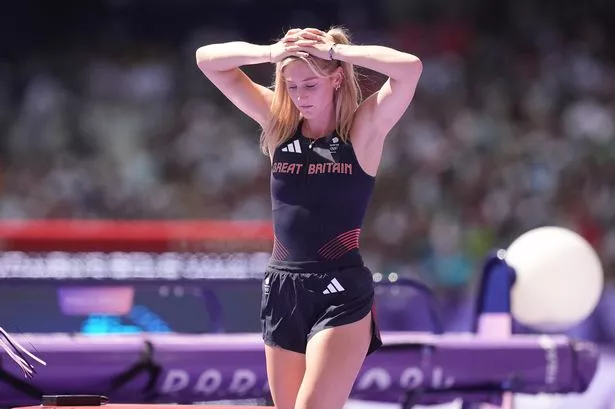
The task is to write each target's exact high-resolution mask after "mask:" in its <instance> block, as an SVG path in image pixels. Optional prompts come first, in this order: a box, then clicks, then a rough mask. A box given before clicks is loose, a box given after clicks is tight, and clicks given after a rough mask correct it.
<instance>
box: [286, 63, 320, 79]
mask: <svg viewBox="0 0 615 409" xmlns="http://www.w3.org/2000/svg"><path fill="white" fill-rule="evenodd" d="M282 74H283V75H284V79H285V80H286V81H288V82H301V81H307V80H313V79H319V77H317V76H316V73H314V71H312V69H311V68H310V67H309V66H308V64H307V63H306V62H305V61H302V60H294V61H292V62H290V63H288V65H286V66H285V67H284V68H283V70H282Z"/></svg>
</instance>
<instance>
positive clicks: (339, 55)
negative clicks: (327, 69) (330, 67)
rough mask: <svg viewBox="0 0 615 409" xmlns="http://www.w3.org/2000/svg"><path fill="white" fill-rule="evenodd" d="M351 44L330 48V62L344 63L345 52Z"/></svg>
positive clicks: (335, 45) (334, 45)
mask: <svg viewBox="0 0 615 409" xmlns="http://www.w3.org/2000/svg"><path fill="white" fill-rule="evenodd" d="M349 46H350V44H339V43H336V44H333V45H331V47H330V48H329V60H332V61H333V60H337V61H344V52H345V50H346V48H348V47H349Z"/></svg>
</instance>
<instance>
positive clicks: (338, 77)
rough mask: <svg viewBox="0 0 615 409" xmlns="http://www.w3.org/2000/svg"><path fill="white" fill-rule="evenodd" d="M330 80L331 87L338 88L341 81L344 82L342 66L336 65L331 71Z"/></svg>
mask: <svg viewBox="0 0 615 409" xmlns="http://www.w3.org/2000/svg"><path fill="white" fill-rule="evenodd" d="M332 80H333V87H335V88H339V87H341V86H342V83H343V82H344V70H343V69H342V67H337V68H336V69H335V71H334V72H333V76H332Z"/></svg>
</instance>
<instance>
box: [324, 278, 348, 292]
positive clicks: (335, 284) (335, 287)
mask: <svg viewBox="0 0 615 409" xmlns="http://www.w3.org/2000/svg"><path fill="white" fill-rule="evenodd" d="M342 291H344V287H342V285H341V284H340V282H339V281H337V278H334V279H333V280H331V282H330V283H329V285H328V286H327V288H326V289H325V291H323V292H322V293H323V294H335V293H341V292H342Z"/></svg>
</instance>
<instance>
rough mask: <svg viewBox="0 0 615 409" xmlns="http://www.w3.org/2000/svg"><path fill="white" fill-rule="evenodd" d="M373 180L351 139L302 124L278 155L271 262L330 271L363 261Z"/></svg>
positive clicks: (275, 160) (273, 172) (293, 268)
mask: <svg viewBox="0 0 615 409" xmlns="http://www.w3.org/2000/svg"><path fill="white" fill-rule="evenodd" d="M374 184H375V178H374V177H373V176H371V175H368V174H367V173H365V171H363V169H362V168H361V166H360V165H359V162H358V161H357V158H356V155H355V152H354V149H353V147H352V144H350V143H344V142H342V140H341V139H340V138H339V137H338V136H337V135H336V134H335V133H334V134H332V135H329V136H326V137H323V138H320V139H317V140H312V139H308V138H306V137H304V136H303V135H302V134H301V126H299V127H298V130H297V132H296V133H295V135H294V136H293V137H292V138H290V139H289V140H287V141H286V142H284V143H283V144H281V145H280V146H278V147H277V148H276V150H275V152H274V154H273V161H272V166H271V201H272V208H273V230H274V245H273V252H272V256H271V259H270V262H269V264H270V267H272V268H275V269H283V270H288V271H296V272H327V271H330V270H335V269H339V268H346V267H353V266H363V260H362V258H361V255H360V252H359V235H360V233H361V227H362V225H363V219H364V217H365V213H366V210H367V206H368V204H369V201H370V199H371V195H372V192H373V189H374Z"/></svg>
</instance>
